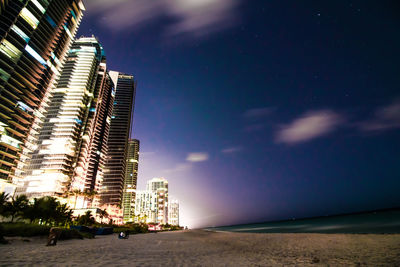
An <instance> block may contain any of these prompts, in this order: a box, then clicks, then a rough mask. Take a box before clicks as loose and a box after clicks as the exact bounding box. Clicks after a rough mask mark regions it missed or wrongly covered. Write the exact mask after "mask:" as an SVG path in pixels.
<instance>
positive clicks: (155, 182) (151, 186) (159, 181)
mask: <svg viewBox="0 0 400 267" xmlns="http://www.w3.org/2000/svg"><path fill="white" fill-rule="evenodd" d="M159 188H166V189H167V190H168V181H167V179H165V178H164V177H160V178H158V177H155V178H153V179H151V180H149V181H147V186H146V189H147V190H148V191H153V192H157V189H159Z"/></svg>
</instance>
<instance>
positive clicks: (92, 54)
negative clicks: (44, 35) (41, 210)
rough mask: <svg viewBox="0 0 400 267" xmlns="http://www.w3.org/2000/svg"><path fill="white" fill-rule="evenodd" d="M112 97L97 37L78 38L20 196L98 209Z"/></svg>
mask: <svg viewBox="0 0 400 267" xmlns="http://www.w3.org/2000/svg"><path fill="white" fill-rule="evenodd" d="M113 95H114V91H113V83H112V81H111V78H110V76H109V75H108V73H107V69H106V64H105V55H104V51H103V48H102V46H101V45H100V43H99V42H98V40H97V39H96V38H95V37H81V38H79V39H77V40H76V41H75V42H74V43H73V45H72V47H71V49H70V51H69V52H68V56H67V59H66V62H65V65H64V67H63V70H62V73H61V77H60V79H59V81H58V84H57V87H56V88H55V89H54V90H53V92H52V95H51V97H50V102H49V105H48V108H47V109H48V112H47V113H46V115H45V118H44V123H43V127H42V129H41V131H40V134H39V142H38V146H37V149H35V151H34V153H33V155H32V159H31V160H30V161H29V165H28V168H27V170H26V176H25V178H24V181H23V184H24V185H23V187H22V190H20V189H18V190H19V192H20V193H23V194H26V195H28V196H29V197H38V196H56V197H63V198H66V197H68V194H69V195H70V199H74V201H73V203H71V201H70V202H69V204H70V205H71V206H72V207H74V208H86V207H88V206H89V205H92V204H93V203H92V202H93V200H94V199H95V194H94V193H95V192H96V191H99V190H100V186H101V184H102V176H103V174H102V169H103V167H104V165H105V161H106V155H107V143H106V142H107V138H108V132H109V127H110V126H109V125H110V122H111V109H112V103H113V100H114V97H113ZM84 192H85V193H86V194H83V193H84ZM71 193H72V195H73V197H71ZM89 195H90V196H89Z"/></svg>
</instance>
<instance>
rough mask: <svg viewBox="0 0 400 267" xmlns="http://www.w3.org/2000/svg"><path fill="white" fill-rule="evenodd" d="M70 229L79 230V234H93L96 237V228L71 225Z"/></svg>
mask: <svg viewBox="0 0 400 267" xmlns="http://www.w3.org/2000/svg"><path fill="white" fill-rule="evenodd" d="M69 228H70V229H75V230H78V231H79V232H84V233H89V234H92V235H93V236H95V235H96V228H95V227H87V226H84V225H71V226H70V227H69Z"/></svg>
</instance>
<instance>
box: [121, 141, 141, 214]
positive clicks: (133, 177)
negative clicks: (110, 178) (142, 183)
mask: <svg viewBox="0 0 400 267" xmlns="http://www.w3.org/2000/svg"><path fill="white" fill-rule="evenodd" d="M139 148H140V142H139V140H137V139H130V140H129V142H128V157H127V160H126V174H125V185H124V193H123V199H122V208H123V214H124V222H133V220H134V214H135V199H136V185H137V177H138V168H139Z"/></svg>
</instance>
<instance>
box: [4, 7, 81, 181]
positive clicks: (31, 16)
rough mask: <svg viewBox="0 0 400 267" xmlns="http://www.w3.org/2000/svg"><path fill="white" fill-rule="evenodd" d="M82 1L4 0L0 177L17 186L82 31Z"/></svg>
mask: <svg viewBox="0 0 400 267" xmlns="http://www.w3.org/2000/svg"><path fill="white" fill-rule="evenodd" d="M83 10H85V7H84V5H83V4H82V1H80V0H30V1H29V0H11V1H10V0H8V1H7V0H2V1H1V3H0V21H1V23H0V179H2V180H3V181H8V182H13V183H14V184H16V183H17V182H18V181H19V180H20V179H19V178H21V177H22V175H23V172H24V168H25V165H26V161H27V159H28V155H29V154H30V153H31V152H32V151H33V150H35V146H36V142H37V137H38V132H39V129H40V127H41V124H42V119H43V117H44V114H45V113H46V110H47V103H48V98H49V96H50V89H51V88H53V87H54V84H55V80H56V79H57V77H58V76H59V74H60V70H61V67H62V64H63V61H64V58H65V55H66V53H67V51H68V49H69V47H70V44H71V42H72V41H73V38H74V36H75V33H76V31H77V29H78V26H79V23H80V21H81V18H82V15H83V13H82V12H83Z"/></svg>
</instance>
